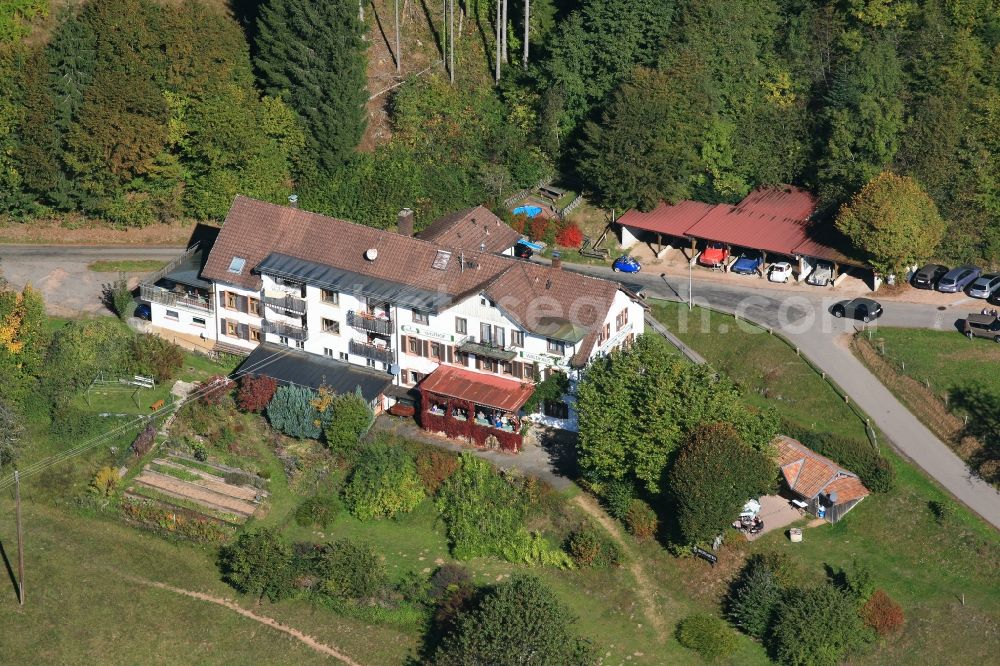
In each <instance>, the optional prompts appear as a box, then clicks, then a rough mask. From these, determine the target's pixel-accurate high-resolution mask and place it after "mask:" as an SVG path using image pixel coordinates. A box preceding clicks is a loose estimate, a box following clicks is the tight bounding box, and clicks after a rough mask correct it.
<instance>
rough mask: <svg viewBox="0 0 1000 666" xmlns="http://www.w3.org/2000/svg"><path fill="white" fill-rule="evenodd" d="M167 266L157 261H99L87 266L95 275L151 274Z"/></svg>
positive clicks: (165, 263) (163, 262)
mask: <svg viewBox="0 0 1000 666" xmlns="http://www.w3.org/2000/svg"><path fill="white" fill-rule="evenodd" d="M166 265H167V262H165V261H159V260H157V259H101V260H99V261H92V262H90V263H89V264H87V270H88V271H94V272H95V273H152V272H153V271H158V270H160V269H161V268H163V267H164V266H166Z"/></svg>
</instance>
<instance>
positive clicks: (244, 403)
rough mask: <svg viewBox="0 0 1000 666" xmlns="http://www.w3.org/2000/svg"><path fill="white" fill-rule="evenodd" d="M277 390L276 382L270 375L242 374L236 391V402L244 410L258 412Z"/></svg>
mask: <svg viewBox="0 0 1000 666" xmlns="http://www.w3.org/2000/svg"><path fill="white" fill-rule="evenodd" d="M277 390H278V382H276V381H275V380H274V379H273V378H271V377H266V376H264V375H257V376H254V375H243V376H242V377H241V378H240V389H239V391H238V392H237V393H236V404H237V406H239V408H240V409H242V410H243V411H244V412H254V413H255V414H259V413H261V412H263V411H264V410H265V409H266V408H267V405H268V403H269V402H271V398H273V397H274V392H275V391H277Z"/></svg>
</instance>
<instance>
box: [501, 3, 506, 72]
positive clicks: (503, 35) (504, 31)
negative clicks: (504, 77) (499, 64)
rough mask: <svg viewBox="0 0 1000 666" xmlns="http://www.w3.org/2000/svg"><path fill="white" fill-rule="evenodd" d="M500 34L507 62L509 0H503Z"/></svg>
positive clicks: (504, 57)
mask: <svg viewBox="0 0 1000 666" xmlns="http://www.w3.org/2000/svg"><path fill="white" fill-rule="evenodd" d="M500 34H501V35H502V37H501V41H502V42H503V50H502V55H503V61H504V62H507V0H503V30H501V31H500Z"/></svg>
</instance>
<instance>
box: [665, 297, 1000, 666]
mask: <svg viewBox="0 0 1000 666" xmlns="http://www.w3.org/2000/svg"><path fill="white" fill-rule="evenodd" d="M686 310H687V309H686V307H684V306H678V305H676V304H672V303H662V302H654V303H653V313H654V315H655V316H656V317H657V318H658V319H659V320H660V321H661V322H662V323H663V324H664V325H665V326H667V328H669V329H670V330H671V331H673V332H674V333H676V334H677V335H678V336H679V337H680V338H681V339H682V340H683V341H684V342H685V343H687V344H689V345H691V347H692V348H694V349H695V350H696V351H698V352H699V353H701V354H702V355H703V356H705V358H706V359H707V360H708V361H709V362H710V363H711V364H712V365H713V366H714V367H715V368H717V369H718V370H719V371H721V372H725V373H726V374H728V375H729V376H731V377H732V378H733V379H735V380H737V381H738V382H740V383H741V384H742V385H743V387H744V389H745V391H746V395H747V399H748V400H750V401H751V402H753V403H754V404H758V405H761V406H771V407H773V408H775V409H776V410H777V411H778V413H779V414H780V415H781V416H782V417H784V418H785V419H788V420H792V421H795V422H796V423H799V424H801V425H803V426H806V427H808V428H809V429H811V430H826V431H828V432H837V433H842V434H849V435H853V436H856V437H864V426H863V424H861V422H860V420H859V419H858V417H857V416H856V415H855V414H854V413H853V412H852V411H851V410H850V409H849V408H848V407H847V406H846V405H845V404H844V403H843V401H841V399H840V398H839V396H838V395H837V394H836V392H835V391H834V390H833V389H832V388H831V387H830V386H829V385H827V384H826V382H825V381H824V380H823V379H822V378H821V377H819V376H818V375H816V374H815V372H814V371H813V370H812V369H811V368H810V367H809V366H808V364H806V363H805V361H803V360H802V359H801V358H799V357H798V356H796V354H795V352H794V351H793V350H792V349H791V348H789V347H788V346H787V345H786V344H785V343H784V342H783V341H781V340H780V339H777V338H775V337H772V336H769V335H767V334H766V333H764V334H761V333H758V332H756V331H754V330H753V329H750V328H749V325H747V324H743V323H740V322H737V321H736V320H735V319H734V318H732V317H729V316H727V315H719V314H715V313H711V312H709V311H707V310H701V309H699V308H695V310H694V312H693V313H692V314H691V315H688V314H687V312H686ZM955 337H956V338H957V340H958V342H959V343H966V344H968V341H966V340H964V339H963V338H961V337H959V336H957V334H956V336H955ZM987 346H988V345H987ZM882 452H883V454H884V455H886V457H888V458H889V460H890V461H891V462H892V464H893V466H894V467H895V468H896V473H897V483H896V489H895V490H893V491H891V492H889V493H886V494H875V495H871V496H870V497H868V498H866V499H865V500H864V501H863V502H861V503H860V504H859V505H858V506H857V507H856V508H855V509H854V510H853V511H852V512H851V513H850V514H849V515H848V516H847V517H846V518H844V520H842V521H841V522H839V523H838V524H837V525H822V526H820V527H817V528H815V529H809V530H807V531H806V533H805V538H804V540H803V542H802V543H797V544H793V543H791V542H789V541H788V539H787V537H786V536H785V535H784V534H782V533H772V534H769V535H766V536H765V537H764V538H762V539H760V540H758V541H755V542H754V543H753V544H752V545H751V546H750V549H751V552H761V551H767V550H780V551H782V552H785V553H787V554H788V555H789V556H790V557H791V558H792V559H793V561H795V562H797V564H798V569H799V579H800V580H799V582H800V584H801V585H804V586H809V585H816V584H818V583H820V582H822V581H823V580H824V579H825V577H826V576H827V575H828V568H830V569H832V570H834V571H835V570H837V569H840V568H845V567H850V566H851V564H852V562H853V561H855V560H857V561H859V562H861V563H863V564H865V565H867V566H869V567H870V568H871V569H872V571H873V573H874V574H875V578H876V581H877V583H878V585H879V586H880V587H883V588H885V589H886V591H888V592H889V594H890V595H892V596H893V597H895V598H896V599H897V600H898V601H899V602H900V603H901V604H902V605H903V608H904V611H905V613H906V618H907V622H906V625H905V627H904V629H903V631H902V633H901V634H900V635H899V636H897V637H894V638H891V639H889V640H887V641H886V643H885V644H884V645H882V646H880V647H878V648H877V649H874V650H873V651H872V652H871V653H869V654H868V655H866V656H863V657H861V658H859V659H858V660H857V661H858V663H872V664H876V663H880V664H881V663H885V664H888V663H976V662H986V661H990V660H991V659H995V655H996V654H998V652H1000V623H998V621H997V618H1000V577H998V576H997V575H996V572H997V571H998V570H1000V536H998V535H997V533H996V531H994V530H993V529H991V528H990V527H988V526H987V525H985V524H983V523H982V521H980V520H979V519H977V518H976V517H975V516H973V515H972V514H970V513H969V512H968V511H967V510H965V509H964V508H962V507H960V506H957V505H955V504H953V503H952V502H951V500H949V499H948V497H947V495H946V494H945V493H944V492H942V491H941V490H940V489H939V488H938V487H937V486H936V485H934V484H933V483H932V482H931V481H930V480H928V479H927V478H926V477H925V476H924V475H923V474H922V473H921V472H919V471H918V470H917V469H915V468H914V467H913V466H912V465H910V464H909V463H907V462H905V461H903V460H902V459H901V458H899V457H898V456H896V455H895V454H894V453H893V452H892V451H888V450H886V449H885V448H883V451H882ZM932 502H939V503H941V504H942V505H944V506H946V507H949V508H948V510H947V514H948V515H947V516H946V517H944V518H943V519H942V520H938V519H937V518H936V517H935V515H934V512H933V511H932V510H931V503H932ZM700 565H701V563H700V562H694V561H679V562H678V563H677V564H676V567H677V568H680V569H682V570H687V569H691V570H692V571H694V572H697V571H699V570H700V569H699V568H698V567H699V566H700ZM701 568H704V567H701ZM682 579H684V580H690V581H693V584H694V585H703V584H704V581H703V579H702V578H700V577H698V576H697V575H688V576H682ZM721 587H722V586H721V585H720V586H719V589H721ZM690 594H691V595H692V596H697V595H699V594H702V592H701V591H700V590H696V589H692V590H691V592H690ZM963 595H964V597H963ZM963 598H964V604H963Z"/></svg>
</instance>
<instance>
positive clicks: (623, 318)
mask: <svg viewBox="0 0 1000 666" xmlns="http://www.w3.org/2000/svg"><path fill="white" fill-rule="evenodd" d="M627 323H628V308H624V309H623V310H622V311H621V312H619V313H618V316H617V317H615V326H616V328H615V330H616V331H620V330H622V327H623V326H625V324H627Z"/></svg>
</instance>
